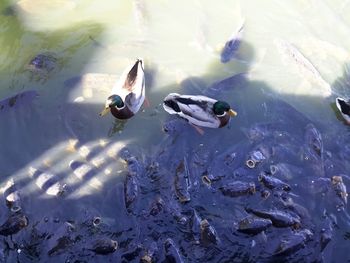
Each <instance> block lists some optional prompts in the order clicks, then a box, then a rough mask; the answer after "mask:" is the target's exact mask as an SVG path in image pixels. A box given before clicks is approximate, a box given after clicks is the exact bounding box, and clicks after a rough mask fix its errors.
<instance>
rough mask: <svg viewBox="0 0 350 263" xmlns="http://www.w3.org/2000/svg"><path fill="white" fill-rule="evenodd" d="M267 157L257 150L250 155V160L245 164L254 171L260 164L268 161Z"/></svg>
mask: <svg viewBox="0 0 350 263" xmlns="http://www.w3.org/2000/svg"><path fill="white" fill-rule="evenodd" d="M266 159H267V158H266V156H265V155H264V154H263V153H262V152H261V151H260V150H255V151H252V152H250V153H249V155H248V158H247V160H246V162H245V164H246V165H247V166H248V167H249V168H251V169H253V168H255V167H256V166H257V165H258V164H259V163H261V162H263V161H264V160H266Z"/></svg>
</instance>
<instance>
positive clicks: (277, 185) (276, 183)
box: [258, 173, 291, 191]
mask: <svg viewBox="0 0 350 263" xmlns="http://www.w3.org/2000/svg"><path fill="white" fill-rule="evenodd" d="M258 180H259V182H261V183H262V184H263V185H264V186H265V187H267V188H270V189H282V190H284V191H290V189H291V188H290V186H289V185H288V184H286V183H285V182H283V181H281V180H280V179H277V178H275V177H273V176H268V175H265V174H264V173H261V174H260V175H259V177H258Z"/></svg>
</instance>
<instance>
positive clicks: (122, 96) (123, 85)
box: [100, 59, 145, 120]
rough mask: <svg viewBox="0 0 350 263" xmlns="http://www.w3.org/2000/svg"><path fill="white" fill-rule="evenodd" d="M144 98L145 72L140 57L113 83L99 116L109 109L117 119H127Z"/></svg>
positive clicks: (133, 113)
mask: <svg viewBox="0 0 350 263" xmlns="http://www.w3.org/2000/svg"><path fill="white" fill-rule="evenodd" d="M144 100H145V73H144V69H143V61H142V59H137V60H136V62H135V64H134V65H133V66H131V68H130V67H128V68H127V69H126V70H125V71H124V72H123V74H122V75H121V77H120V79H119V81H118V82H117V83H116V84H115V85H114V87H113V89H112V92H111V95H110V96H109V97H108V98H107V100H106V103H105V108H104V109H103V111H102V112H101V113H100V116H104V115H106V114H107V113H108V112H109V111H110V112H111V113H112V115H113V116H114V117H116V118H117V119H122V120H124V119H129V118H131V117H132V116H134V115H135V114H136V113H137V112H138V111H139V109H140V107H141V105H142V104H143V102H144Z"/></svg>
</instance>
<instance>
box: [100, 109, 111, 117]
mask: <svg viewBox="0 0 350 263" xmlns="http://www.w3.org/2000/svg"><path fill="white" fill-rule="evenodd" d="M109 111H110V108H109V107H108V108H104V109H103V111H101V112H100V116H101V117H102V116H105V115H106V114H107V113H108V112H109Z"/></svg>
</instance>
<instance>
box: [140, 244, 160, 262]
mask: <svg viewBox="0 0 350 263" xmlns="http://www.w3.org/2000/svg"><path fill="white" fill-rule="evenodd" d="M157 252H158V246H157V243H156V242H152V243H151V244H150V245H149V246H148V248H147V250H146V251H145V253H144V255H143V256H142V257H141V260H140V262H141V263H152V262H157Z"/></svg>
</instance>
